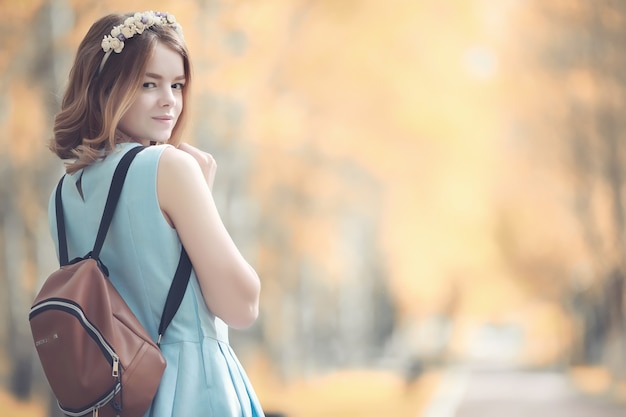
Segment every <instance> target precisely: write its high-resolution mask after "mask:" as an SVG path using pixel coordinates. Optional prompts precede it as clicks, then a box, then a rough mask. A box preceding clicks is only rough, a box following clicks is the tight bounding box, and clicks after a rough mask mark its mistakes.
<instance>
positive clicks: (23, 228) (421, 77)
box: [0, 0, 626, 417]
mask: <svg viewBox="0 0 626 417" xmlns="http://www.w3.org/2000/svg"><path fill="white" fill-rule="evenodd" d="M142 10H161V11H169V12H171V13H173V14H174V15H175V16H176V17H177V20H178V21H179V22H180V23H182V25H183V29H184V32H185V37H186V40H187V42H188V45H189V48H190V51H191V56H192V62H193V67H194V77H195V79H194V90H193V92H192V102H191V103H188V105H190V106H191V109H192V121H191V123H190V125H189V126H188V129H187V137H188V141H189V142H191V143H194V144H195V145H197V146H199V147H201V148H203V149H205V150H207V151H209V152H211V153H212V154H213V155H214V156H215V158H216V160H217V162H218V176H217V180H216V185H215V198H216V201H217V202H218V205H219V207H220V210H221V213H222V216H223V219H224V221H225V223H226V225H227V227H228V229H229V231H230V232H231V234H232V236H233V238H234V240H235V241H236V243H237V244H238V245H239V246H240V248H241V249H242V251H243V252H244V254H245V255H246V257H247V258H248V259H249V261H250V262H251V264H252V265H253V266H254V267H255V268H256V269H257V271H258V272H259V275H260V277H261V279H262V283H263V290H262V301H261V313H260V318H259V320H258V322H257V323H256V324H255V325H254V326H253V327H251V328H250V329H248V330H245V331H233V332H232V333H231V341H232V344H233V345H234V347H235V350H236V351H237V352H238V354H239V356H240V359H241V361H242V362H243V364H244V366H245V368H246V369H247V370H248V372H249V374H250V377H251V379H252V381H253V384H254V385H255V387H256V389H257V391H258V395H259V397H260V399H261V402H262V403H263V404H264V406H265V408H266V409H267V411H268V413H269V412H280V413H283V414H284V415H286V416H289V417H296V416H298V417H313V416H315V417H318V416H325V417H327V416H329V417H335V416H338V417H339V416H341V417H350V416H394V417H395V416H399V417H402V416H412V417H414V416H425V417H445V416H450V417H451V416H454V415H455V414H454V410H448V411H445V410H443V411H442V408H441V407H439V408H438V410H439V411H436V409H437V406H436V404H440V405H441V404H442V403H445V404H447V405H448V408H450V407H452V408H453V406H452V405H451V404H453V403H454V402H455V401H457V402H461V403H462V402H463V399H462V398H463V393H466V394H467V392H469V391H468V390H469V389H470V388H472V387H477V386H478V385H479V380H480V378H479V377H478V376H476V377H473V375H481V374H480V372H483V374H484V372H486V370H492V371H493V370H498V372H501V374H502V375H505V374H506V375H508V377H511V376H512V378H513V379H512V380H511V381H512V382H511V383H512V384H513V385H511V387H517V385H515V384H516V383H517V382H520V381H522V380H525V379H524V378H525V375H526V376H527V375H543V376H546V375H549V376H551V377H554V378H559V381H564V382H563V384H564V385H563V386H565V387H567V389H568V390H571V391H572V392H575V393H577V394H572V395H578V393H580V394H581V395H584V396H585V397H592V398H593V399H594V401H596V402H597V403H598V404H611V405H614V406H615V407H624V404H626V322H625V318H626V307H625V305H624V295H625V291H626V289H625V288H624V273H625V272H626V269H625V268H626V246H625V243H626V242H625V238H626V235H625V233H626V217H625V216H626V207H625V206H624V204H625V203H626V200H625V198H626V190H625V185H626V167H625V166H624V161H626V145H625V144H624V141H623V130H624V128H625V127H626V120H625V118H624V117H623V112H624V110H625V104H626V101H625V100H626V76H625V74H626V53H625V52H624V44H625V41H626V2H620V1H609V0H552V1H549V2H546V1H542V0H456V1H453V0H446V1H441V0H389V1H380V0H176V1H174V0H170V1H160V0H152V1H143V0H107V1H96V0H0V15H1V16H2V22H1V23H0V34H1V36H0V71H1V74H2V77H1V79H0V129H1V130H0V131H1V132H2V134H1V135H0V288H1V291H0V311H1V313H0V314H2V317H5V320H2V322H1V323H0V415H2V416H5V415H6V416H14V417H26V416H28V417H47V416H54V415H58V414H57V412H56V405H55V404H54V402H53V401H52V400H51V397H50V395H49V391H48V388H47V385H46V382H45V378H44V377H43V375H42V372H41V369H40V368H39V364H38V362H37V358H36V356H35V352H34V348H33V342H32V339H31V336H30V329H29V327H28V320H27V318H28V311H29V309H30V306H31V301H32V299H33V297H34V294H35V293H36V291H37V289H38V287H39V285H40V284H41V282H42V280H43V279H44V278H45V277H46V276H47V275H48V274H49V273H50V272H51V271H53V270H54V269H55V268H56V266H57V261H56V257H55V254H54V249H53V244H52V240H51V238H50V235H49V233H48V225H47V201H48V198H49V195H50V192H51V191H52V189H53V187H54V185H55V184H56V182H57V180H58V178H59V176H60V175H61V174H62V171H63V166H62V163H61V162H60V161H59V160H58V159H56V158H55V157H54V156H53V155H52V153H50V152H49V151H48V150H47V147H46V146H47V140H48V139H49V138H50V136H51V132H52V123H53V117H54V114H55V113H56V112H57V111H58V109H59V103H60V98H61V96H62V94H63V91H64V87H65V83H66V81H67V75H68V72H69V69H70V66H71V63H72V60H73V58H74V54H75V51H76V48H77V46H78V44H79V42H80V41H81V40H82V37H83V36H84V34H85V33H86V31H87V30H88V28H89V26H90V25H91V24H92V23H93V21H94V20H96V19H97V18H99V17H100V16H102V15H103V14H106V13H109V12H126V11H142ZM516 375H518V376H519V378H517V377H516ZM472 378H474V379H472ZM472 381H474V382H472ZM503 381H504V380H503ZM516 381H517V382H516ZM531 385H532V383H531ZM542 387H543V385H542ZM512 389H513V390H515V389H518V388H512ZM519 389H520V390H523V389H525V388H519ZM541 389H543V388H541ZM488 391H489V390H488ZM491 392H493V393H494V394H493V395H495V391H491ZM568 392H570V391H568ZM490 399H491V398H490V397H489V395H488V394H486V397H485V402H486V403H487V404H489V401H490ZM529 401H530V400H529ZM459 407H461V409H462V406H459ZM620 409H622V410H624V408H620ZM446 413H448V414H446ZM458 415H465V414H458ZM466 415H468V416H469V415H470V414H466ZM476 415H479V414H476ZM482 415H483V416H486V415H487V414H482ZM499 415H509V414H499ZM550 415H557V414H550ZM558 415H561V414H558ZM563 415H565V414H563ZM594 415H596V416H603V415H605V414H601V413H596V414H594ZM606 415H608V414H606Z"/></svg>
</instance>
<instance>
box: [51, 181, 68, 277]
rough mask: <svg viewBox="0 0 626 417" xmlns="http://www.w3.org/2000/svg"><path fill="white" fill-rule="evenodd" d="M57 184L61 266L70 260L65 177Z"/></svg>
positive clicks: (56, 197)
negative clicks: (63, 195) (63, 196)
mask: <svg viewBox="0 0 626 417" xmlns="http://www.w3.org/2000/svg"><path fill="white" fill-rule="evenodd" d="M64 178H65V175H63V176H62V177H61V179H60V180H59V184H57V192H56V195H55V198H54V202H55V208H56V216H57V239H58V241H59V263H60V264H61V266H64V265H67V264H68V263H69V262H70V261H69V259H68V254H67V237H66V236H65V218H64V215H63V203H62V202H61V190H62V189H63V179H64Z"/></svg>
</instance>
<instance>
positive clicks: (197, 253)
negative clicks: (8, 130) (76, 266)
mask: <svg viewBox="0 0 626 417" xmlns="http://www.w3.org/2000/svg"><path fill="white" fill-rule="evenodd" d="M190 85H191V73H190V59H189V54H188V51H187V48H186V46H185V43H184V40H183V36H182V32H181V29H180V26H179V25H178V23H176V21H175V19H174V17H173V16H172V15H169V14H162V13H154V12H144V13H131V14H126V15H117V14H114V15H108V16H105V17H103V18H101V19H100V20H98V21H96V22H95V23H94V24H93V26H92V27H91V28H90V30H89V31H88V33H87V35H86V36H85V38H84V39H83V41H82V43H81V44H80V46H79V48H78V51H77V54H76V60H75V62H74V66H73V68H72V70H71V72H70V76H69V84H68V87H67V91H66V92H65V95H64V97H63V102H62V108H61V111H60V112H59V113H58V114H57V116H56V119H55V125H54V138H53V139H52V141H51V143H50V148H51V150H52V151H53V152H54V153H56V154H57V155H58V156H59V157H60V158H61V159H63V160H68V162H67V172H68V174H69V175H67V176H66V177H65V179H64V186H63V194H62V200H63V206H64V210H65V216H66V218H67V219H69V221H68V222H67V224H66V228H67V240H68V251H69V258H70V259H72V258H74V257H78V256H84V255H85V254H86V253H87V252H88V251H89V250H90V249H91V248H92V246H93V243H94V239H95V236H96V232H97V228H98V224H99V221H100V216H101V214H102V210H103V207H104V202H105V200H106V195H107V192H108V189H109V185H110V181H111V177H112V174H113V171H114V170H115V167H116V166H117V163H118V162H119V160H120V159H121V157H122V156H123V155H124V153H125V152H127V151H128V150H129V149H131V148H133V147H136V146H141V145H144V146H146V149H144V150H143V151H142V152H141V153H139V154H138V155H137V157H136V158H135V160H134V161H133V163H132V165H131V167H130V170H129V172H128V176H127V178H126V182H125V184H124V188H123V190H122V195H121V198H120V201H119V204H118V207H117V209H116V212H115V216H114V218H113V222H112V224H111V227H110V229H109V233H108V235H107V238H106V241H105V244H104V248H103V250H102V253H101V259H102V260H103V261H105V263H106V266H107V267H108V269H109V276H110V280H111V282H112V283H113V285H114V286H115V287H116V288H117V289H118V291H119V292H120V294H121V295H122V297H123V298H124V299H125V301H126V302H127V303H128V305H129V306H130V307H131V309H132V310H133V311H134V312H135V314H136V316H137V318H138V319H139V321H140V322H141V324H142V325H143V326H144V327H145V328H146V329H147V330H148V332H150V334H151V335H153V337H154V339H155V341H156V338H157V334H156V333H157V328H158V324H159V320H160V315H161V312H162V309H163V306H164V303H165V299H166V296H167V292H168V290H169V286H170V283H171V280H172V278H173V276H174V272H175V270H176V267H177V264H178V259H179V256H180V251H181V245H184V247H185V248H186V250H187V253H188V254H189V257H190V259H191V262H192V264H193V273H192V277H191V280H190V282H189V286H188V288H187V291H186V293H185V296H184V299H183V302H182V304H181V307H180V309H179V310H178V313H177V314H176V316H175V317H174V319H173V321H172V323H171V324H170V326H169V327H168V330H167V332H166V333H165V336H164V337H163V340H161V350H162V352H163V355H164V356H165V358H166V360H167V368H166V370H165V373H164V375H163V378H162V380H161V384H160V386H159V390H158V392H157V395H156V397H155V398H154V400H153V402H152V406H151V408H150V409H149V410H148V412H147V413H146V416H154V417H161V416H162V417H165V416H167V417H170V416H175V417H188V416H216V417H217V416H219V417H228V416H233V417H234V416H262V415H263V412H262V410H261V407H260V405H259V402H258V400H257V398H256V395H255V394H254V391H253V389H252V387H251V385H250V382H249V380H248V378H247V376H246V374H245V372H244V370H243V369H242V367H241V365H240V363H239V361H238V360H237V358H236V356H235V354H234V353H233V351H232V349H231V347H230V346H229V344H228V326H232V327H235V328H245V327H247V326H250V325H251V324H252V323H253V322H254V321H255V319H256V317H257V314H258V303H259V292H260V282H259V278H258V276H257V274H256V272H255V271H254V269H253V268H252V267H251V266H250V265H249V264H248V263H247V262H246V260H245V259H244V258H243V256H242V255H241V253H240V252H239V250H238V249H237V247H236V246H235V244H234V243H233V241H232V239H231V237H230V236H229V234H228V232H227V231H226V228H225V227H224V225H223V223H222V221H221V219H220V215H219V214H218V211H217V209H216V206H215V203H214V201H213V197H212V195H211V188H212V186H213V180H214V178H215V173H216V164H215V161H214V160H213V158H212V157H211V155H209V154H208V153H205V152H202V151H200V150H198V149H197V148H195V147H193V146H191V145H189V144H186V143H183V142H181V139H180V136H181V129H182V125H183V122H184V119H185V117H186V116H187V106H186V105H187V103H186V100H187V97H188V91H189V87H190ZM49 217H50V228H51V231H52V236H56V235H57V234H56V233H57V232H56V218H55V210H54V196H52V198H51V200H50V207H49ZM55 240H56V239H55ZM57 249H58V248H57ZM128 277H132V279H128Z"/></svg>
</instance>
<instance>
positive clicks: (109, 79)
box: [49, 13, 191, 173]
mask: <svg viewBox="0 0 626 417" xmlns="http://www.w3.org/2000/svg"><path fill="white" fill-rule="evenodd" d="M133 15H134V13H128V14H111V15H107V16H104V17H102V18H101V19H99V20H98V21H96V22H95V23H94V24H93V25H92V26H91V28H90V29H89V31H88V32H87V34H86V35H85V38H84V39H83V41H82V42H81V43H80V45H79V47H78V51H77V52H76V58H75V61H74V65H73V66H72V69H71V71H70V75H69V80H68V87H67V90H66V91H65V95H64V96H63V101H62V103H61V111H60V112H59V113H58V114H57V115H56V117H55V120H54V137H53V138H52V139H51V141H50V144H49V148H50V150H52V152H54V153H55V154H57V155H58V156H59V158H61V159H64V160H67V159H72V160H73V161H72V162H68V164H67V167H66V170H67V172H68V173H72V172H76V171H78V170H79V169H81V168H84V167H86V166H88V165H90V164H91V163H93V162H94V161H96V160H97V159H99V158H102V157H103V156H105V155H107V154H108V153H109V152H111V150H112V149H113V148H114V147H115V145H116V144H117V143H118V142H122V141H125V140H128V139H127V138H126V139H123V138H122V136H121V135H119V134H118V133H117V126H118V124H119V122H120V119H121V118H122V116H124V113H126V111H127V110H128V109H129V107H130V106H131V105H132V103H133V101H134V99H135V95H136V93H137V91H138V90H139V87H140V86H141V83H142V80H143V77H144V73H145V70H146V66H147V64H148V60H149V59H150V57H151V56H152V54H153V53H154V49H155V47H156V45H157V43H159V42H160V43H162V44H164V45H166V46H168V47H170V48H172V49H173V50H174V51H176V52H178V53H179V54H180V56H181V57H182V58H183V66H184V69H185V77H186V81H185V88H184V89H183V103H184V105H183V109H182V112H181V114H180V116H179V118H178V122H177V123H176V126H174V129H173V130H172V135H171V137H170V139H169V141H168V143H171V144H173V145H175V146H176V145H178V144H179V143H180V135H181V133H182V127H183V125H184V123H185V120H186V115H187V114H188V111H186V109H187V103H188V100H187V97H188V91H189V88H190V85H191V63H190V59H189V52H188V50H187V47H186V45H185V42H184V40H183V39H182V37H181V36H180V35H179V34H178V33H177V32H176V30H175V29H174V28H172V27H170V26H166V25H154V26H152V27H150V28H148V29H146V30H144V31H143V33H142V34H141V35H136V36H134V37H133V38H132V39H128V40H126V42H125V43H124V49H123V50H122V52H121V53H111V54H110V56H109V57H108V59H107V60H106V62H105V64H104V67H103V68H102V70H101V71H100V70H99V67H100V64H101V62H102V59H103V57H104V51H103V50H102V47H101V42H102V38H104V36H105V35H108V34H109V33H110V32H111V29H112V28H113V27H114V26H117V25H120V24H122V23H123V22H124V20H125V19H126V18H128V17H130V16H133Z"/></svg>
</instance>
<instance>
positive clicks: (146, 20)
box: [98, 10, 183, 73]
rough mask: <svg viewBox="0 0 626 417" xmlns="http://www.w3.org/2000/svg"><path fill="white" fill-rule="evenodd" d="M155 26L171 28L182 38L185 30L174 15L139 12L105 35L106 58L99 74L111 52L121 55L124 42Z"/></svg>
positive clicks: (103, 40)
mask: <svg viewBox="0 0 626 417" xmlns="http://www.w3.org/2000/svg"><path fill="white" fill-rule="evenodd" d="M154 25H164V26H170V27H172V28H174V29H175V30H176V32H178V34H179V35H180V36H181V37H182V36H183V30H182V28H181V27H180V25H179V24H178V23H177V22H176V18H175V17H174V15H172V14H169V13H162V12H153V11H151V10H150V11H147V12H137V13H135V14H134V15H133V16H131V17H129V18H127V19H126V20H125V21H124V23H122V24H121V25H117V26H114V27H113V29H111V34H110V35H105V36H104V38H103V39H102V43H101V46H102V50H103V51H104V57H103V58H102V62H101V63H100V68H99V69H98V73H100V72H102V68H103V67H104V64H105V63H106V61H107V59H108V58H109V56H110V55H111V52H115V53H116V54H119V53H120V52H122V49H124V42H125V41H126V40H128V39H130V38H132V37H133V36H135V35H141V34H142V33H143V31H144V30H146V29H148V28H149V27H152V26H154Z"/></svg>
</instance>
